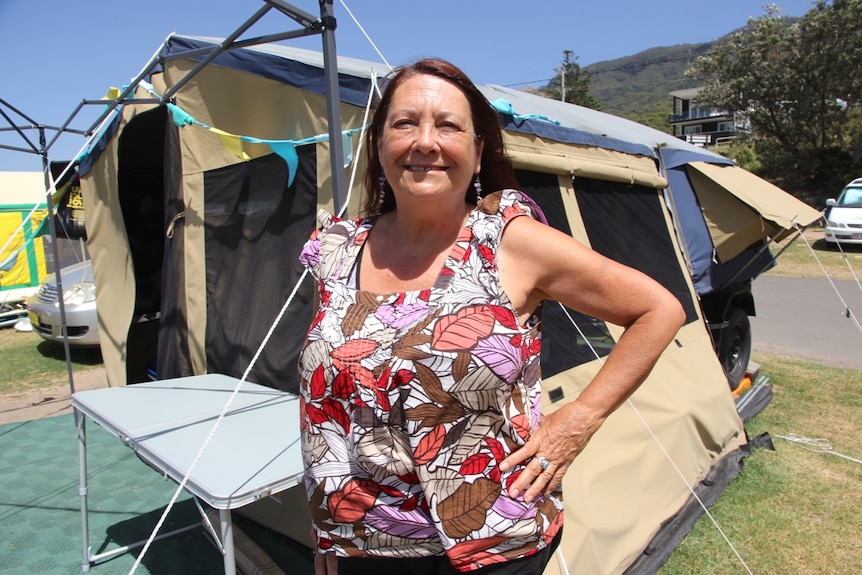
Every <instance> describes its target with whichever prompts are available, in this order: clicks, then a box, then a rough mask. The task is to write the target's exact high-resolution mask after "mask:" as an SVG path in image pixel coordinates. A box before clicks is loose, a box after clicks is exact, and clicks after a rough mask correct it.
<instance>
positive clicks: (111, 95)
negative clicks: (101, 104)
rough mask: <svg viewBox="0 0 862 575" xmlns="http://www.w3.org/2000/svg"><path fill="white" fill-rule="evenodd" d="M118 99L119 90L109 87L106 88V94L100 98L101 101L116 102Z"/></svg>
mask: <svg viewBox="0 0 862 575" xmlns="http://www.w3.org/2000/svg"><path fill="white" fill-rule="evenodd" d="M119 97H120V89H119V88H115V87H113V86H111V87H110V88H108V93H107V94H105V95H104V96H102V99H103V100H116V99H117V98H119Z"/></svg>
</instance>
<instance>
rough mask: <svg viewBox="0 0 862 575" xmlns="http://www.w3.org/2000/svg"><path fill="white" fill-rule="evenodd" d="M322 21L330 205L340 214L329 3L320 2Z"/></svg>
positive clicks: (342, 186) (342, 185)
mask: <svg viewBox="0 0 862 575" xmlns="http://www.w3.org/2000/svg"><path fill="white" fill-rule="evenodd" d="M320 19H321V20H322V22H323V73H324V76H325V78H326V117H327V122H328V124H329V160H330V165H331V169H332V202H333V208H334V213H336V214H340V213H341V210H342V208H343V207H344V202H345V201H346V198H347V177H346V175H345V173H344V143H343V142H342V140H341V103H340V98H339V91H338V61H337V60H336V51H335V27H336V23H335V15H334V14H333V11H332V0H320Z"/></svg>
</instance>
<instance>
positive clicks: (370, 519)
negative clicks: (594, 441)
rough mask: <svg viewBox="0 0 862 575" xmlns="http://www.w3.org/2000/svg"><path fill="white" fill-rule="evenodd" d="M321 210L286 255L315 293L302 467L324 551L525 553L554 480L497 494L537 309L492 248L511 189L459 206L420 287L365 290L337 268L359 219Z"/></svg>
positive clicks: (518, 204)
mask: <svg viewBox="0 0 862 575" xmlns="http://www.w3.org/2000/svg"><path fill="white" fill-rule="evenodd" d="M323 215H324V216H327V217H324V218H323V219H324V220H325V221H323V222H321V223H322V228H321V229H320V230H319V231H316V232H315V233H314V234H313V235H312V236H311V239H310V240H309V241H308V242H307V243H306V245H305V247H304V249H303V252H302V255H301V256H300V260H301V261H302V262H303V264H304V265H305V266H306V267H307V268H308V269H309V270H310V271H311V273H312V274H313V275H314V277H315V278H316V279H317V281H318V286H319V291H320V308H319V310H318V312H317V314H316V316H315V318H314V321H313V322H312V325H311V328H310V330H309V332H308V336H307V340H306V343H305V346H304V348H303V351H302V353H301V356H300V360H299V372H300V380H301V383H300V388H301V403H300V409H301V414H302V443H303V454H304V463H305V483H306V489H307V492H308V497H309V501H310V506H311V516H312V520H313V525H314V529H315V534H316V537H317V541H318V547H319V549H320V550H321V551H324V552H335V553H337V554H338V555H342V556H362V555H369V556H377V557H402V558H405V557H424V556H429V555H440V554H442V553H446V554H447V555H448V556H449V559H450V560H451V563H452V564H453V566H454V567H455V568H456V569H458V570H459V571H470V570H473V569H478V568H480V567H485V566H487V565H490V564H493V563H499V562H503V561H508V560H511V559H515V558H519V557H525V556H527V555H531V554H533V553H535V552H536V551H538V550H540V549H542V548H544V547H545V546H546V545H547V544H548V543H550V542H551V540H552V539H553V538H554V536H555V535H556V534H557V532H558V531H559V529H560V527H561V526H562V521H563V514H562V499H561V496H560V493H555V494H554V495H552V496H545V497H539V498H536V499H535V500H533V501H532V502H530V503H526V502H525V501H524V500H523V494H522V495H519V497H518V498H517V499H512V498H511V497H509V495H508V491H507V487H508V486H509V485H510V484H511V483H512V482H513V481H514V480H515V479H516V478H517V477H518V474H519V473H520V472H521V470H522V469H523V466H516V467H515V468H514V469H511V470H509V471H508V472H506V473H502V472H501V471H500V469H499V464H500V462H501V461H502V460H503V459H504V458H505V457H506V456H508V455H509V454H510V453H511V452H513V451H514V450H516V449H517V448H518V447H520V446H521V445H523V444H524V442H525V441H526V440H527V439H528V438H529V436H530V433H531V431H532V430H534V429H535V428H536V426H537V425H538V423H539V416H540V411H539V409H540V392H541V389H540V386H541V380H540V370H539V356H540V353H539V352H540V339H539V330H538V324H539V321H538V320H539V317H538V313H537V314H536V315H534V316H533V317H532V318H531V319H530V320H529V321H528V322H527V324H526V325H524V326H521V325H519V322H518V316H517V313H516V312H515V310H514V308H513V306H512V305H511V303H510V302H509V299H508V297H507V295H506V294H505V293H504V292H503V290H502V289H501V287H500V283H499V279H498V274H497V267H496V263H495V262H496V252H497V247H498V245H499V243H500V238H501V237H502V233H503V229H504V227H505V226H506V224H507V223H508V222H509V221H511V220H512V219H513V218H515V217H518V216H524V215H526V216H529V217H533V218H535V219H539V220H541V221H544V216H543V215H542V213H541V210H540V209H539V208H538V206H537V205H536V204H535V203H533V201H532V200H530V199H529V198H528V197H527V196H525V195H524V194H522V193H521V192H517V191H515V190H505V191H502V192H497V193H496V194H491V195H489V196H488V197H486V198H484V199H483V200H482V201H481V203H480V205H479V206H478V207H477V208H476V209H474V210H473V211H472V212H471V213H470V215H469V217H468V220H467V223H466V225H465V226H464V228H463V230H462V232H461V234H460V235H459V237H458V239H457V241H456V243H455V244H454V246H453V247H452V250H451V252H450V254H449V256H448V258H447V260H446V263H445V265H444V267H443V269H442V270H441V272H440V275H439V276H438V278H437V280H436V281H435V283H434V285H433V286H432V287H431V288H430V289H426V290H421V291H412V292H405V293H394V294H375V293H370V292H366V291H362V290H361V289H356V288H355V287H351V285H350V281H349V278H350V276H351V273H352V272H353V268H354V265H355V264H356V260H357V258H358V257H359V254H360V249H361V247H362V244H363V242H364V241H365V239H366V237H367V236H368V232H369V231H370V230H371V229H372V227H373V226H374V219H373V218H367V219H357V220H345V221H333V218H332V216H329V214H325V213H324V214H323Z"/></svg>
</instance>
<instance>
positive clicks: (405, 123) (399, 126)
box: [392, 120, 416, 130]
mask: <svg viewBox="0 0 862 575" xmlns="http://www.w3.org/2000/svg"><path fill="white" fill-rule="evenodd" d="M415 125H416V123H415V122H413V121H412V120H396V121H395V122H393V123H392V127H393V128H395V129H396V130H404V129H406V128H412V127H414V126H415Z"/></svg>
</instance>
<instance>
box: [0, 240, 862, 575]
mask: <svg viewBox="0 0 862 575" xmlns="http://www.w3.org/2000/svg"><path fill="white" fill-rule="evenodd" d="M810 242H811V244H812V250H813V252H814V255H816V256H817V257H818V258H821V260H822V261H821V263H822V264H823V265H824V267H825V268H826V269H827V270H829V274H830V278H832V279H836V280H837V279H844V280H846V279H848V277H847V275H852V274H848V272H847V269H848V266H847V265H846V263H847V262H849V263H850V264H851V266H852V267H854V268H858V267H859V265H860V264H862V261H860V260H862V249H859V248H857V249H854V250H852V251H848V253H847V254H846V260H847V261H846V262H845V255H842V254H840V253H839V252H837V251H836V250H833V249H829V248H828V247H827V246H824V245H823V244H822V242H818V240H817V238H816V237H815V238H813V239H810ZM812 250H809V247H808V246H807V245H806V244H805V242H796V244H795V245H794V246H792V247H791V248H790V249H788V250H787V252H786V253H785V254H784V255H782V256H781V261H780V263H779V266H778V267H777V268H776V269H775V270H772V271H770V272H768V274H767V276H770V277H772V276H776V277H775V278H774V279H776V280H779V281H781V280H785V279H789V278H787V277H781V276H790V277H791V278H793V277H801V278H819V279H821V280H822V281H823V282H826V280H825V279H824V273H823V271H822V270H821V269H820V264H818V263H816V262H815V260H814V257H813V256H812ZM789 281H790V284H789V285H793V282H792V280H789ZM844 283H846V284H848V286H849V285H850V284H853V285H852V286H851V287H853V288H855V283H854V282H852V281H850V282H844ZM785 285H788V284H785V283H783V282H781V283H780V287H779V288H778V290H779V291H781V292H786V291H788V290H789V289H792V288H786V287H784V286H785ZM763 286H766V283H764V284H763ZM857 289H858V288H857ZM774 291H775V290H774V289H769V290H766V291H764V292H763V293H757V294H756V295H757V297H758V300H759V301H760V303H759V313H763V314H764V315H761V317H759V318H757V321H758V322H761V323H754V324H753V329H754V330H755V332H754V335H755V355H754V359H755V361H757V362H758V363H760V364H761V367H762V372H763V373H766V374H768V375H769V377H770V378H771V379H770V384H771V385H772V386H773V388H774V393H775V396H774V399H773V400H772V402H771V403H770V405H769V407H768V409H766V410H764V411H763V413H762V414H760V415H758V416H757V417H756V418H754V419H753V420H752V421H751V422H749V423H748V424H746V431H747V432H748V433H749V434H750V436H752V437H756V436H758V435H760V434H761V433H769V434H770V435H771V436H772V437H773V438H774V441H775V448H776V449H775V450H774V451H771V450H766V449H757V450H756V451H755V453H753V454H752V455H751V456H749V457H748V458H747V459H746V463H745V472H744V473H742V474H741V475H740V476H739V477H738V478H737V479H735V480H734V481H733V482H731V484H730V486H729V487H728V489H727V491H726V492H725V493H724V494H723V495H722V496H721V498H720V499H719V501H718V502H717V503H716V505H714V506H713V507H712V508H710V513H711V515H712V516H713V518H714V521H715V524H713V523H712V521H710V520H708V519H707V518H701V520H699V521H698V523H697V524H696V526H695V527H694V529H693V530H692V531H691V532H690V533H689V534H688V535H687V536H686V537H685V539H684V540H683V542H682V543H681V544H680V545H679V546H678V547H677V548H676V549H675V550H674V552H673V554H672V555H671V557H670V558H669V559H668V561H667V562H666V563H665V564H664V565H663V566H662V568H661V570H660V571H659V575H683V574H688V573H744V572H748V573H751V572H755V573H806V574H815V575H821V574H822V575H827V574H828V575H839V574H840V575H850V574H851V573H856V572H857V571H858V565H859V563H860V561H862V554H860V550H862V540H860V535H859V534H860V533H862V498H860V496H859V489H858V485H859V480H860V471H859V465H858V462H854V461H850V460H848V459H846V457H857V458H858V457H859V456H860V454H859V453H858V449H857V447H858V440H857V438H858V436H859V433H862V429H860V427H859V418H858V413H859V409H860V407H862V404H860V401H862V399H860V394H859V389H860V385H862V369H858V368H857V369H846V366H844V369H842V368H841V366H835V367H828V366H829V359H828V358H807V359H808V361H800V360H799V359H798V356H797V355H795V352H794V351H793V350H787V349H786V348H782V349H780V350H764V349H762V347H761V346H762V345H763V338H765V337H769V336H768V335H767V333H766V332H765V330H764V329H763V327H764V324H763V322H764V321H767V320H768V319H769V320H771V318H767V317H766V313H765V312H766V311H767V307H768V304H773V303H780V302H776V301H773V300H774V299H775V297H774ZM781 296H782V297H791V298H792V297H793V294H790V293H782V294H781ZM829 296H831V293H830V294H829ZM829 296H821V297H820V298H818V299H827V298H828V297H829ZM812 300H813V298H810V297H809V298H808V300H803V301H806V304H805V305H806V306H807V305H809V304H810V303H811V301H812ZM854 309H856V308H855V307H854ZM776 315H777V316H778V318H781V316H782V315H786V313H785V312H781V311H780V306H779V310H778V313H777V314H776ZM842 319H843V318H842ZM845 321H846V320H845ZM803 324H804V325H805V327H803V328H801V329H795V330H794V329H791V330H779V332H782V331H785V332H786V331H798V332H801V335H802V336H811V335H812V334H813V331H815V330H816V329H817V328H816V327H814V326H813V325H808V322H805V321H803ZM854 335H858V334H854ZM853 341H854V342H858V337H857V338H855V339H853ZM857 348H858V345H857ZM93 351H94V350H90V351H86V350H76V351H75V353H74V354H73V360H74V370H73V375H74V382H75V388H76V389H93V388H99V387H105V386H106V385H107V382H106V379H105V371H104V368H103V367H102V364H101V358H100V357H99V355H98V353H97V352H96V353H93ZM852 356H853V357H856V356H858V353H854V354H852ZM62 357H63V356H62V347H61V346H55V345H49V344H48V342H43V341H42V340H41V339H40V338H39V337H38V336H37V335H36V334H34V333H32V332H18V331H15V330H14V329H11V328H7V329H3V330H0V365H3V369H2V370H0V424H3V423H11V422H17V421H28V420H34V419H42V418H47V417H51V416H54V415H59V414H62V413H68V412H69V411H70V410H71V408H70V403H71V401H70V393H69V381H68V378H67V375H66V369H65V363H64V362H63V361H62ZM48 421H50V420H48ZM795 436H798V437H799V438H801V439H805V438H815V439H814V440H812V441H816V442H817V443H816V444H814V445H813V446H807V447H806V446H805V445H800V446H799V447H797V446H795V445H793V444H791V442H790V441H789V439H790V438H792V437H795ZM816 438H823V439H816ZM824 442H825V443H824ZM800 447H803V448H800ZM844 454H846V455H844ZM830 455H831V456H830ZM838 455H841V457H837V456H838ZM716 526H720V528H721V530H719V529H717V528H716ZM725 533H726V535H727V538H728V539H729V541H730V542H732V545H733V546H732V547H731V546H729V545H728V543H727V542H726V540H725V539H724V538H723V535H724V534H725ZM736 553H738V556H737V555H736ZM737 557H739V558H737ZM741 559H744V561H745V563H746V566H743V565H742V564H741Z"/></svg>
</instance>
